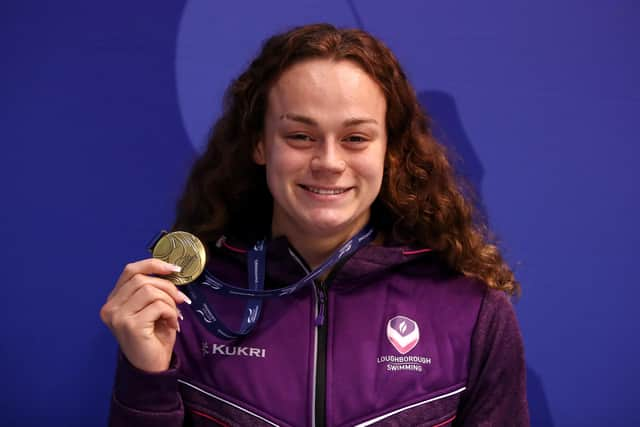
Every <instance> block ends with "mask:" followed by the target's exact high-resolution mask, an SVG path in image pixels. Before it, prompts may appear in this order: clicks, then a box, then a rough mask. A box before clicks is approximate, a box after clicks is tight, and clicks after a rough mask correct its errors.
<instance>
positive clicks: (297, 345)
mask: <svg viewBox="0 0 640 427" xmlns="http://www.w3.org/2000/svg"><path fill="white" fill-rule="evenodd" d="M473 212H474V208H473V206H472V204H471V203H470V202H469V201H467V200H466V199H465V197H464V196H463V193H462V192H461V190H460V188H459V187H458V185H457V183H456V181H455V179H454V174H453V171H452V169H451V166H450V164H449V162H448V160H447V158H446V156H445V153H444V149H443V148H442V146H441V145H440V144H438V143H437V141H435V139H434V138H433V136H432V133H431V129H430V121H429V118H428V117H427V116H426V115H425V114H424V112H423V111H422V110H421V109H420V106H419V104H418V102H417V99H416V96H415V93H414V91H413V89H412V88H411V86H410V85H409V83H408V82H407V79H406V77H405V75H404V73H403V71H402V69H401V67H400V65H399V64H398V62H397V60H396V59H395V57H394V56H393V54H392V53H391V52H390V51H389V49H388V48H386V47H385V46H384V45H383V44H382V43H381V42H380V41H379V40H377V39H375V38H373V37H372V36H371V35H369V34H367V33H365V32H363V31H359V30H339V29H336V28H334V27H333V26H331V25H326V24H321V25H309V26H304V27H298V28H295V29H293V30H291V31H289V32H286V33H283V34H279V35H276V36H273V37H272V38H270V39H269V40H267V42H266V43H265V44H264V46H263V49H262V52H261V53H260V54H259V55H258V57H257V58H256V59H255V60H254V61H253V62H252V63H251V65H250V66H249V68H248V69H247V70H246V71H245V72H244V73H242V74H241V75H240V76H239V77H238V78H237V79H236V80H235V81H233V82H232V84H231V86H230V87H229V90H228V92H227V97H226V107H225V112H224V114H223V116H222V117H221V119H220V120H219V121H218V122H217V123H216V124H215V127H214V129H213V131H212V133H211V137H210V139H209V144H208V147H207V150H206V152H205V153H204V154H203V155H202V156H201V158H200V159H198V161H197V162H196V164H195V165H194V168H193V170H192V173H191V176H190V178H189V180H188V182H187V186H186V189H185V192H184V195H183V197H182V199H181V201H180V204H179V206H178V215H177V218H176V223H175V226H174V228H175V229H177V230H183V231H189V232H191V233H194V234H196V235H197V236H199V237H200V238H201V239H202V240H203V241H204V242H205V245H206V247H207V251H208V255H209V259H208V263H207V268H206V270H205V273H203V277H204V279H202V280H196V282H194V283H192V284H190V285H188V286H186V287H184V288H183V289H185V291H186V292H187V293H188V294H189V295H190V296H191V297H192V299H193V302H194V305H193V307H194V309H193V310H185V311H184V312H181V311H180V310H178V309H177V307H176V304H180V303H183V302H187V303H189V304H190V303H191V301H190V299H189V298H188V297H187V296H185V295H184V294H182V293H181V292H179V291H177V289H176V288H175V287H174V286H173V285H172V284H171V283H170V282H169V281H167V280H165V279H164V278H161V277H160V276H163V275H167V274H170V273H171V272H176V271H177V270H179V267H176V266H172V265H168V264H166V263H162V262H160V261H158V260H155V259H150V260H144V261H140V262H138V263H134V264H130V265H129V266H127V267H126V268H125V270H124V272H123V274H122V276H121V278H120V279H119V280H118V283H116V286H115V288H114V291H113V292H112V294H111V295H110V296H109V299H108V301H107V303H106V304H105V305H104V307H103V309H102V312H101V315H102V318H103V320H104V322H105V323H106V324H107V325H108V326H109V327H110V328H111V329H112V331H113V333H114V335H115V336H116V338H117V339H118V342H119V344H120V348H121V350H122V351H121V358H120V363H119V366H118V372H117V375H116V382H115V389H114V394H113V401H112V411H111V424H112V425H141V426H142V425H145V426H151V425H158V426H160V425H163V426H167V425H169V426H171V425H173V426H180V425H295V426H300V425H315V426H324V425H331V426H333V425H371V424H374V423H382V424H385V423H389V424H392V425H427V426H435V425H437V426H444V425H451V424H456V425H484V424H486V425H496V426H502V425H504V426H507V425H508V426H521V425H528V414H527V403H526V397H525V384H524V371H525V368H524V359H523V349H522V340H521V337H520V332H519V328H518V325H517V321H516V319H515V316H514V313H513V309H512V307H511V305H510V303H509V300H508V298H507V297H506V295H505V294H513V293H516V292H517V291H518V283H517V282H516V281H515V279H514V277H513V274H512V272H511V270H510V269H509V267H508V266H507V265H506V264H505V262H504V261H503V260H502V257H501V255H500V253H499V251H498V249H497V248H496V246H495V245H493V244H491V243H490V242H489V241H488V240H487V238H486V234H485V229H486V228H485V226H484V225H483V224H481V223H479V222H477V221H474V214H473ZM376 233H377V234H376ZM374 236H376V237H375V238H374ZM261 239H264V240H261ZM257 241H260V242H262V243H256V242H257ZM265 270H266V273H265ZM247 275H248V277H249V280H248V285H247V286H246V287H243V286H240V287H238V284H239V283H243V282H244V283H247V282H245V280H247V279H246V277H247ZM263 276H264V277H263ZM167 277H169V276H167ZM227 283H233V284H234V285H227ZM292 283H293V285H291V284H292ZM225 289H226V291H225ZM225 292H226V293H225ZM247 301H248V302H247ZM245 303H246V304H247V308H246V310H245V311H244V312H243V308H242V307H243V306H244V304H245ZM209 307H212V309H210V308H209ZM213 309H215V313H214V312H213ZM243 313H244V314H243ZM260 317H261V318H260ZM221 319H223V320H224V321H225V322H227V323H237V324H241V326H240V332H238V333H235V332H233V333H228V332H225V331H227V329H221V328H217V329H216V327H212V325H217V324H218V323H220V322H221V321H222V320H221ZM176 331H182V333H181V334H176ZM229 337H237V338H236V339H235V341H234V340H230V339H228V338H229Z"/></svg>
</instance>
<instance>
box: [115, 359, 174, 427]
mask: <svg viewBox="0 0 640 427" xmlns="http://www.w3.org/2000/svg"><path fill="white" fill-rule="evenodd" d="M177 365H178V362H177V360H176V358H175V355H174V359H173V360H172V361H171V366H170V368H169V369H168V370H167V371H165V372H160V373H148V372H144V371H141V370H139V369H137V368H136V367H135V366H133V365H131V363H129V361H128V360H127V358H126V357H125V356H124V355H123V354H122V353H120V354H119V356H118V366H117V368H116V378H115V383H114V387H113V394H112V396H111V411H110V414H109V426H112V427H120V426H131V427H155V426H163V427H164V426H166V427H174V426H175V427H178V426H182V422H183V417H184V410H183V406H182V399H181V397H180V393H179V389H178V374H177V371H178V366H177Z"/></svg>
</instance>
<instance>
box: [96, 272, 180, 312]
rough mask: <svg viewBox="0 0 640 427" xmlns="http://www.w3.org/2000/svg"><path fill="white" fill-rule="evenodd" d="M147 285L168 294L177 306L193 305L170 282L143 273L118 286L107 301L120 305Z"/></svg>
mask: <svg viewBox="0 0 640 427" xmlns="http://www.w3.org/2000/svg"><path fill="white" fill-rule="evenodd" d="M147 285H152V286H155V287H156V288H158V289H160V290H162V291H164V292H166V293H167V294H169V295H170V296H171V297H172V298H173V299H174V301H175V302H176V304H182V303H183V302H186V303H187V304H191V301H190V300H189V298H188V297H187V296H186V295H185V294H183V293H182V292H180V291H179V290H178V289H177V288H176V286H175V285H174V284H173V283H171V282H170V281H169V280H167V279H163V278H161V277H154V276H148V275H146V274H142V273H136V274H134V275H133V276H130V277H129V280H128V281H127V282H124V283H121V284H119V285H116V288H115V289H114V290H113V291H112V292H111V294H110V295H109V297H108V298H107V301H111V300H113V303H114V304H115V305H120V304H122V303H124V301H126V300H127V299H129V298H130V297H131V295H133V294H134V293H135V292H136V291H137V290H138V289H139V288H141V287H142V286H147Z"/></svg>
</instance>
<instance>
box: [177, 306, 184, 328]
mask: <svg viewBox="0 0 640 427" xmlns="http://www.w3.org/2000/svg"><path fill="white" fill-rule="evenodd" d="M178 318H180V320H184V316H183V315H182V312H181V311H180V310H178ZM179 324H180V323H178V325H179Z"/></svg>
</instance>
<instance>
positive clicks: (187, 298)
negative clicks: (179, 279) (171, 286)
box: [178, 291, 191, 305]
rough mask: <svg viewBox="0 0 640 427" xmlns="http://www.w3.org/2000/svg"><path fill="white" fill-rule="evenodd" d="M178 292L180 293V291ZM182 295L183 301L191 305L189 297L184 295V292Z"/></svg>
mask: <svg viewBox="0 0 640 427" xmlns="http://www.w3.org/2000/svg"><path fill="white" fill-rule="evenodd" d="M178 292H180V291H178ZM180 295H181V296H182V300H183V301H184V302H186V303H187V304H189V305H191V300H190V299H189V297H188V296H186V295H185V294H183V293H182V292H180Z"/></svg>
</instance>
